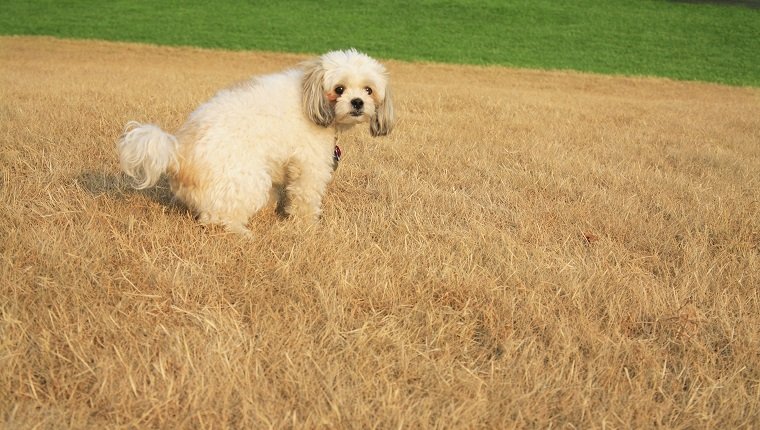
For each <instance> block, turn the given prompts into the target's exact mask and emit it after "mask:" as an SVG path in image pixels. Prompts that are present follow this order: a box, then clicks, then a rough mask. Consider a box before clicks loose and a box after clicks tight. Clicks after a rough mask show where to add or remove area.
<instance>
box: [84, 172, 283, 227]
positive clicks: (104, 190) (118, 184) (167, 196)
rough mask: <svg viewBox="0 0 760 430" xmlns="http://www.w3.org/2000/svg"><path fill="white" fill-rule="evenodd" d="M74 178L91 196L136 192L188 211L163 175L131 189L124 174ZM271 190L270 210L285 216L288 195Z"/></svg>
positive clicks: (123, 196)
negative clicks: (153, 183) (150, 185)
mask: <svg viewBox="0 0 760 430" xmlns="http://www.w3.org/2000/svg"><path fill="white" fill-rule="evenodd" d="M75 181H76V183H77V184H78V185H79V186H80V187H82V189H84V190H85V191H86V192H87V193H89V194H90V195H92V196H93V197H101V196H105V197H107V198H109V199H111V200H125V199H128V198H130V197H132V196H135V195H138V196H142V197H144V198H147V199H149V200H151V201H154V202H156V203H158V204H160V205H161V206H164V207H165V208H167V209H169V210H170V211H172V212H175V213H178V214H187V213H192V211H191V210H190V209H189V208H188V207H187V206H186V205H185V204H184V203H182V202H181V201H179V200H178V199H177V198H176V197H174V194H172V191H171V187H170V186H169V178H168V177H167V176H166V175H161V178H160V179H159V180H158V183H156V185H154V186H152V187H150V188H145V189H137V188H135V187H134V184H135V182H134V180H133V179H132V178H130V177H129V176H127V175H125V174H124V173H120V174H113V173H109V172H96V171H86V172H83V173H80V174H79V175H78V176H77V177H76V178H75ZM273 193H274V198H275V202H276V203H275V206H274V212H275V214H276V216H277V218H280V219H285V218H287V217H288V215H287V213H286V211H285V208H286V206H287V204H288V198H287V194H286V193H285V188H284V187H282V186H275V187H274V189H273ZM194 216H195V214H194Z"/></svg>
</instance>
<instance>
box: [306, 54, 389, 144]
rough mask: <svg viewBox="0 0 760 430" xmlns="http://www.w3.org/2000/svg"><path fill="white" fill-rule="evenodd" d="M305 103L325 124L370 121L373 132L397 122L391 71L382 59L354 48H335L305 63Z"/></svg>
mask: <svg viewBox="0 0 760 430" xmlns="http://www.w3.org/2000/svg"><path fill="white" fill-rule="evenodd" d="M303 67H304V78H303V107H304V113H305V114H306V116H307V117H308V118H309V119H310V120H312V121H313V122H314V123H316V124H319V125H322V126H325V127H327V126H330V125H333V124H337V125H353V124H356V123H360V122H365V121H368V122H369V124H370V132H371V133H372V135H373V136H382V135H386V134H388V133H390V131H391V129H392V128H393V123H394V113H393V102H392V100H391V93H390V87H389V86H388V74H387V72H386V71H385V67H383V66H382V65H381V64H380V63H378V62H377V61H375V60H374V59H372V58H370V57H368V56H367V55H365V54H362V53H360V52H358V51H356V50H354V49H350V50H347V51H333V52H328V53H327V54H325V55H323V56H321V57H319V58H316V59H314V60H312V61H309V62H307V63H305V64H304V66H303Z"/></svg>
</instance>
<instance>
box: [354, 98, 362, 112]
mask: <svg viewBox="0 0 760 430" xmlns="http://www.w3.org/2000/svg"><path fill="white" fill-rule="evenodd" d="M351 106H353V107H354V109H356V110H360V109H361V108H363V107H364V100H362V99H360V98H355V99H352V100H351Z"/></svg>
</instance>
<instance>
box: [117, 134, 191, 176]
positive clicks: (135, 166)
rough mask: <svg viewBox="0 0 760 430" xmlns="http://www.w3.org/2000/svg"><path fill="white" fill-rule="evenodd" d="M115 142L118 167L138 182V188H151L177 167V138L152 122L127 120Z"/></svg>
mask: <svg viewBox="0 0 760 430" xmlns="http://www.w3.org/2000/svg"><path fill="white" fill-rule="evenodd" d="M116 145H117V148H118V150H119V161H120V162H121V168H122V170H124V173H126V174H127V175H129V176H131V177H132V178H134V179H135V181H137V183H136V184H135V188H137V189H143V188H148V187H152V186H153V185H155V184H156V182H158V178H160V177H161V175H162V174H163V173H166V172H167V171H168V170H169V169H171V170H175V171H176V170H177V168H178V167H179V166H178V164H179V159H178V156H177V147H178V145H177V138H176V137H174V136H173V135H171V134H169V133H167V132H165V131H163V130H161V128H159V127H158V126H155V125H153V124H140V123H139V122H136V121H130V122H129V123H128V124H127V127H126V128H125V129H124V134H122V135H121V137H119V140H118V142H117V143H116Z"/></svg>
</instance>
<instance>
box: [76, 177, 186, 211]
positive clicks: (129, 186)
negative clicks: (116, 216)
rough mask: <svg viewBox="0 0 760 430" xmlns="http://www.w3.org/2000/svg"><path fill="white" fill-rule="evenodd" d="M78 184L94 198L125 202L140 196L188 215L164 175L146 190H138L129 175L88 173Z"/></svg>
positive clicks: (77, 180)
mask: <svg viewBox="0 0 760 430" xmlns="http://www.w3.org/2000/svg"><path fill="white" fill-rule="evenodd" d="M75 181H76V183H77V184H78V185H79V186H80V187H82V189H84V190H85V191H86V192H87V193H89V194H90V195H92V196H93V197H103V196H105V197H107V198H109V199H112V200H125V199H128V198H130V197H132V196H135V195H138V196H142V197H144V198H147V199H149V200H152V201H154V202H156V203H158V204H160V205H161V206H164V207H166V208H167V209H169V210H171V211H172V212H177V213H187V212H189V209H188V208H187V206H185V205H184V204H182V202H180V201H179V200H177V199H176V198H175V197H174V195H173V194H172V192H171V189H170V187H169V178H168V177H166V175H162V176H161V178H160V179H159V180H158V183H156V185H154V186H152V187H150V188H146V189H142V190H140V189H136V188H135V187H134V184H135V182H134V181H133V180H132V179H131V178H130V177H128V176H127V175H125V174H123V173H121V174H113V173H109V172H95V171H86V172H82V173H80V174H79V175H78V176H77V177H76V178H75Z"/></svg>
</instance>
